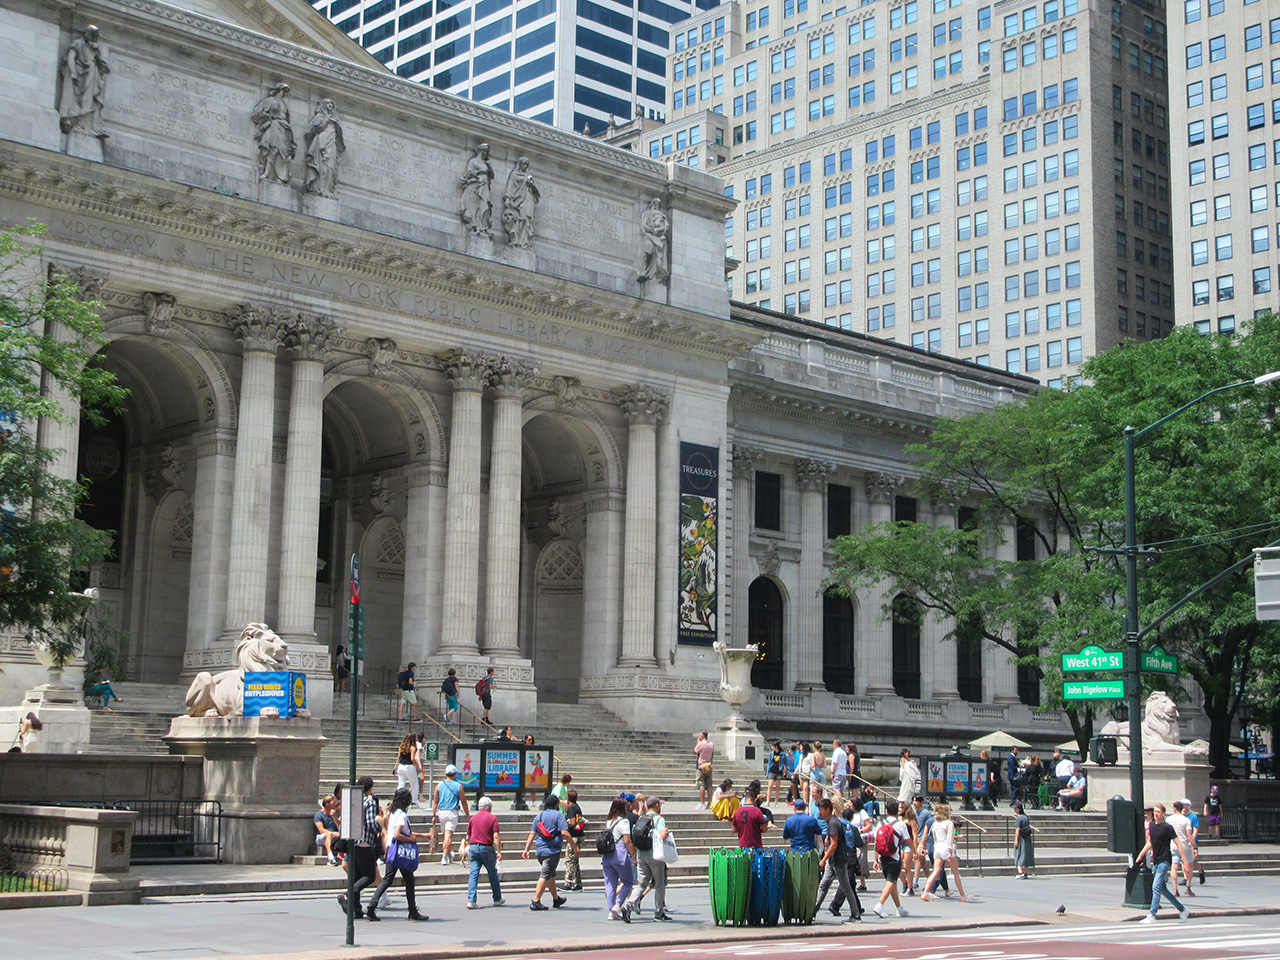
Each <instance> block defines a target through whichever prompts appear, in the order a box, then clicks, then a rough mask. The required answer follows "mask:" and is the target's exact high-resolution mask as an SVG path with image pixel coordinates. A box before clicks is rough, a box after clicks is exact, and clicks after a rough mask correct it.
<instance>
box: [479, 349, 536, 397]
mask: <svg viewBox="0 0 1280 960" xmlns="http://www.w3.org/2000/svg"><path fill="white" fill-rule="evenodd" d="M537 372H538V368H537V366H536V365H535V364H533V363H531V362H530V361H528V360H522V359H520V358H518V357H493V358H492V359H491V360H490V362H489V388H490V389H491V390H493V395H494V396H495V397H497V398H498V399H499V400H519V399H520V398H521V397H522V396H523V395H524V389H525V387H527V386H528V385H529V380H530V379H531V378H532V377H533V376H534V375H535V374H537Z"/></svg>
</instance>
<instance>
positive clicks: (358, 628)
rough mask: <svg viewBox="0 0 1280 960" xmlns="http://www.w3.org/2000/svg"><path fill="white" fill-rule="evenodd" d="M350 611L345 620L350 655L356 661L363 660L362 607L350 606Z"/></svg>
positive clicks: (355, 604) (357, 605) (356, 604)
mask: <svg viewBox="0 0 1280 960" xmlns="http://www.w3.org/2000/svg"><path fill="white" fill-rule="evenodd" d="M350 607H351V610H350V614H349V616H348V618H347V627H348V630H347V632H348V634H349V635H350V636H349V639H350V641H351V655H352V656H353V657H355V658H356V659H358V660H363V659H364V607H362V606H360V604H358V603H353V604H351V605H350Z"/></svg>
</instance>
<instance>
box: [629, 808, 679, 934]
mask: <svg viewBox="0 0 1280 960" xmlns="http://www.w3.org/2000/svg"><path fill="white" fill-rule="evenodd" d="M645 810H646V812H645V814H644V815H643V816H641V817H640V819H639V820H637V821H636V825H635V826H634V827H632V828H631V842H632V843H633V844H634V845H635V848H636V858H637V859H638V860H639V865H640V878H639V880H637V881H636V885H635V887H634V888H633V889H632V891H631V896H630V897H629V898H628V899H627V902H626V904H625V908H626V910H627V912H628V913H630V914H635V913H637V912H639V910H640V901H641V900H642V899H644V895H645V894H646V893H648V892H649V891H650V890H652V891H653V919H654V920H655V921H666V920H670V919H671V914H669V913H667V865H666V863H665V862H664V861H662V860H658V859H655V857H654V855H653V848H654V845H655V844H660V843H662V841H664V840H666V839H667V836H668V834H669V831H668V830H667V821H666V818H665V817H663V815H662V799H661V798H660V797H649V799H648V800H646V801H645Z"/></svg>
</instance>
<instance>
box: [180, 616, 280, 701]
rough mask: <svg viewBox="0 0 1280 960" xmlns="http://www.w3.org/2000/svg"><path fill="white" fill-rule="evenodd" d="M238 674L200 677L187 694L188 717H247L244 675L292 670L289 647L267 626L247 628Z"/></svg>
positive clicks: (239, 646) (239, 652)
mask: <svg viewBox="0 0 1280 960" xmlns="http://www.w3.org/2000/svg"><path fill="white" fill-rule="evenodd" d="M236 663H237V664H239V666H238V667H237V668H236V669H235V670H224V671H223V672H222V673H220V674H218V675H217V676H216V677H215V676H214V675H213V674H211V673H208V672H204V673H197V674H196V678H195V679H194V680H192V681H191V686H190V688H189V689H188V690H187V699H186V704H187V716H189V717H238V716H241V715H242V714H243V713H244V675H245V674H246V673H261V672H263V671H267V670H288V669H289V645H288V644H287V643H285V642H284V641H283V640H281V639H280V637H279V636H278V635H277V634H276V632H275V631H274V630H272V629H271V628H270V627H268V626H267V625H266V624H265V623H250V624H246V625H245V628H244V629H243V630H242V631H240V642H239V643H238V644H236Z"/></svg>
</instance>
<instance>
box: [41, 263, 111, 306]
mask: <svg viewBox="0 0 1280 960" xmlns="http://www.w3.org/2000/svg"><path fill="white" fill-rule="evenodd" d="M109 277H110V274H108V273H107V272H106V271H99V272H96V273H90V272H89V268H88V267H84V266H72V265H71V264H68V263H52V262H51V263H50V264H49V282H50V283H51V284H52V283H58V282H59V281H61V280H64V279H65V280H70V281H71V282H72V283H74V284H75V285H76V287H77V288H78V290H79V297H80V299H81V300H85V301H89V300H97V299H98V295H99V294H101V293H102V288H103V287H105V286H106V285H107V279H108V278H109Z"/></svg>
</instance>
